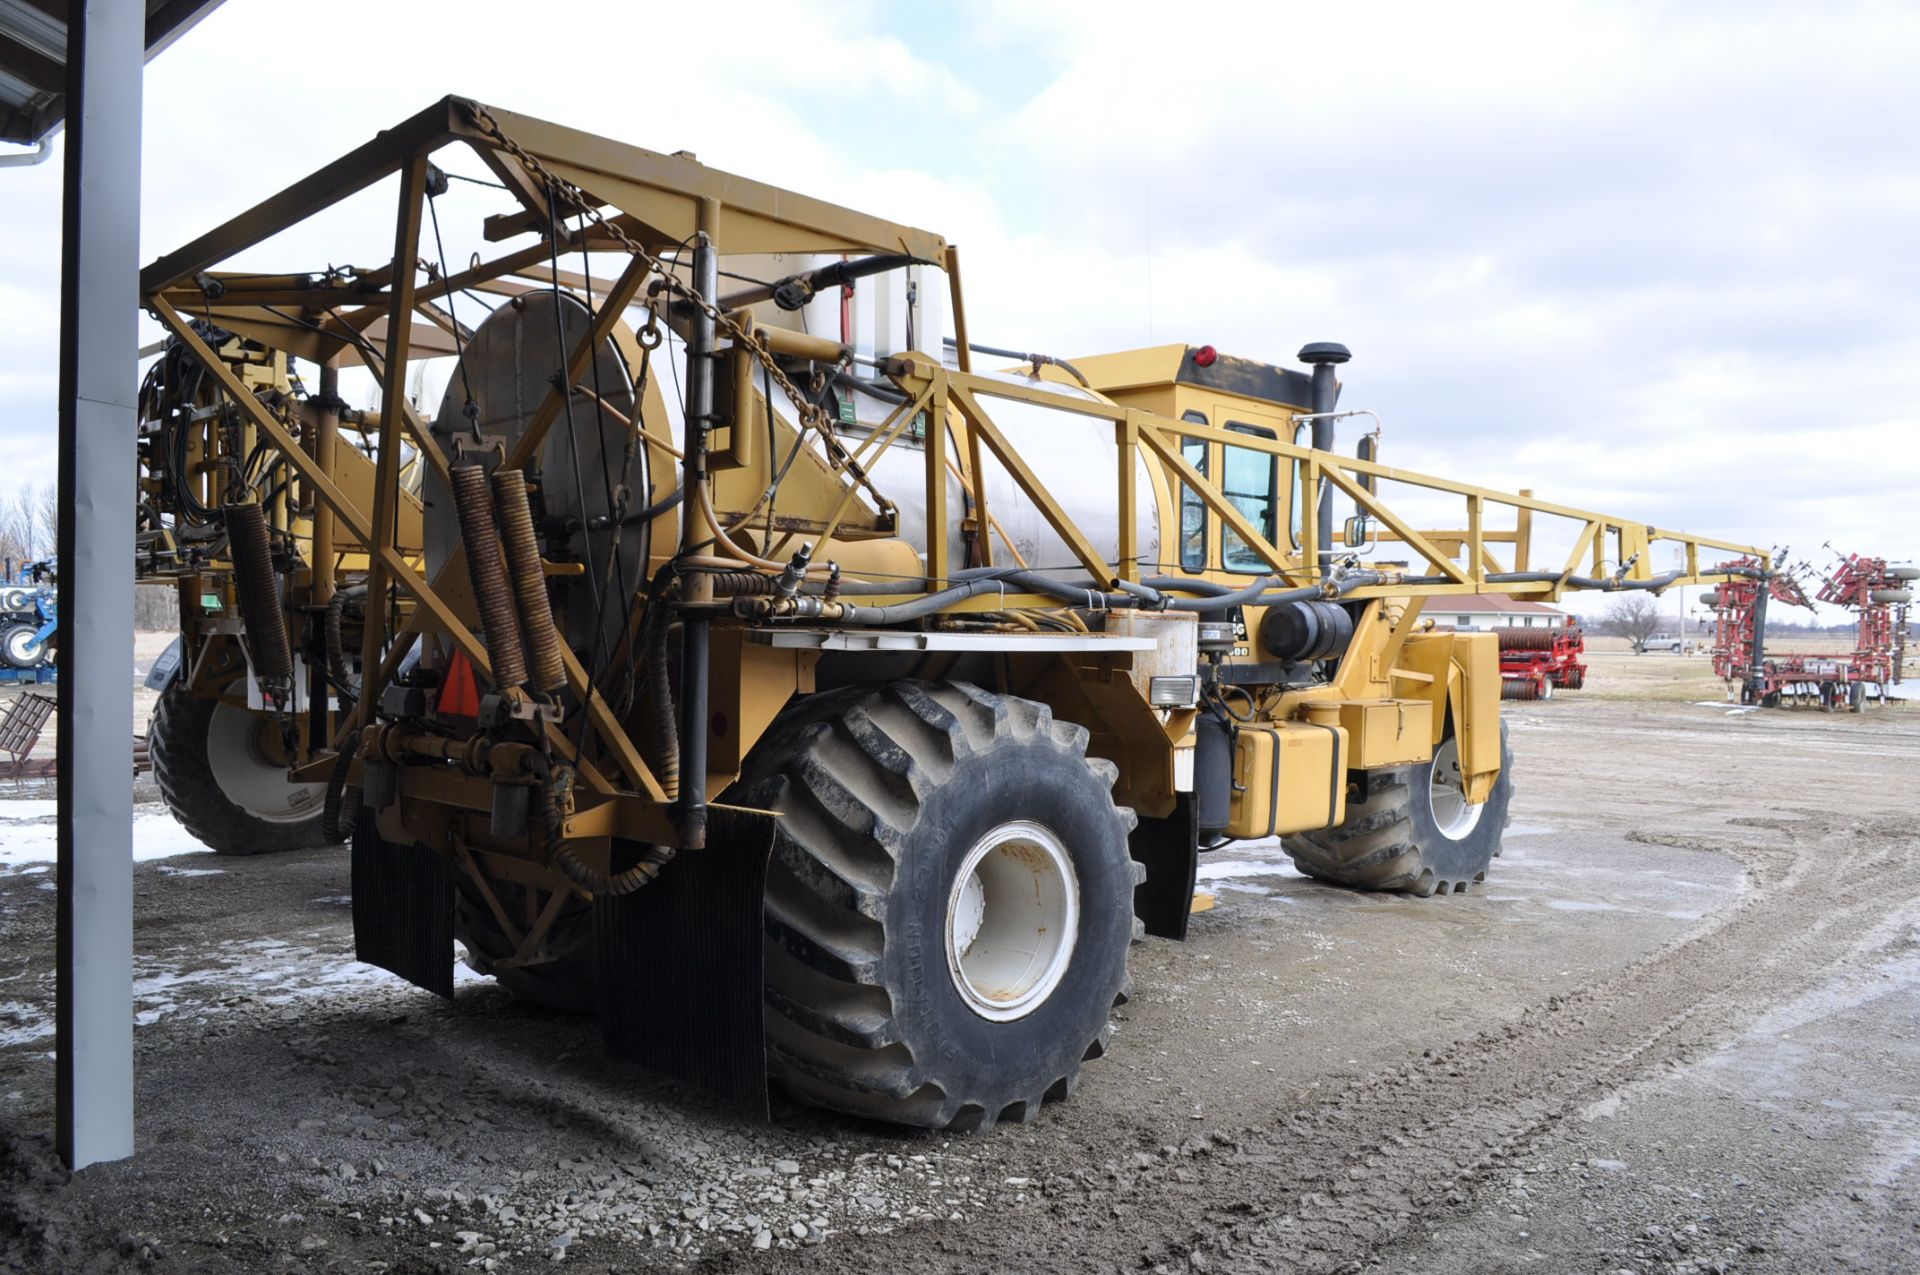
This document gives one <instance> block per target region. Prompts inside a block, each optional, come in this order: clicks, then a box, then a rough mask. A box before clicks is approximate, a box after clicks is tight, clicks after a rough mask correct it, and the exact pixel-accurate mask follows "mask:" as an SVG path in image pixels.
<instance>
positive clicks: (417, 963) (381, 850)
mask: <svg viewBox="0 0 1920 1275" xmlns="http://www.w3.org/2000/svg"><path fill="white" fill-rule="evenodd" d="M373 825H374V818H373V812H372V811H370V810H363V811H361V812H360V818H358V819H357V820H355V827H354V830H353V954H354V956H356V957H357V958H358V959H360V960H362V961H365V962H366V963H367V964H369V965H377V966H379V967H380V968H381V969H383V970H389V971H391V972H393V973H395V974H398V975H399V976H400V977H401V978H404V979H406V980H407V981H408V982H409V983H412V984H413V985H414V986H415V987H423V988H425V989H426V990H427V991H429V992H433V993H435V994H436V995H439V996H446V997H451V996H452V995H453V871H454V869H453V865H452V864H450V863H448V862H447V861H446V860H445V859H442V858H441V857H440V856H439V855H438V854H436V853H434V852H433V851H432V850H430V849H428V848H427V847H426V846H397V845H394V844H393V843H392V842H391V841H382V840H381V839H380V835H379V833H378V832H376V831H375V830H374V826H373Z"/></svg>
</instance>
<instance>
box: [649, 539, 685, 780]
mask: <svg viewBox="0 0 1920 1275" xmlns="http://www.w3.org/2000/svg"><path fill="white" fill-rule="evenodd" d="M671 571H672V568H671V567H669V568H664V569H663V570H662V571H661V573H660V574H659V575H657V576H655V577H654V582H653V587H652V588H650V589H649V590H648V591H647V613H646V615H645V616H644V617H643V618H642V620H641V626H640V645H641V648H642V650H643V651H644V653H645V654H644V658H645V659H646V667H647V715H646V717H645V718H644V719H643V722H644V726H645V733H644V734H643V735H642V737H641V740H640V743H641V746H642V747H643V748H644V749H645V750H646V752H647V754H648V756H647V759H646V760H647V765H649V766H651V767H652V768H653V773H654V777H655V778H656V779H658V780H659V781H660V788H661V791H663V792H664V793H665V794H666V796H667V799H668V800H669V801H671V800H673V799H675V798H677V797H678V796H679V795H680V733H679V727H678V726H677V725H676V724H675V723H676V722H677V720H678V718H677V716H676V714H675V712H674V701H673V681H672V679H671V678H670V677H669V676H668V669H667V656H668V651H667V631H668V629H669V627H670V626H671V625H672V623H673V606H672V604H671V603H670V602H669V600H668V592H669V588H668V585H667V578H668V575H669V573H670V572H671Z"/></svg>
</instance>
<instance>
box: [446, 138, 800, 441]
mask: <svg viewBox="0 0 1920 1275" xmlns="http://www.w3.org/2000/svg"><path fill="white" fill-rule="evenodd" d="M472 109H473V115H474V122H475V123H476V124H478V125H479V126H480V128H481V130H482V131H484V132H485V133H486V134H487V136H489V137H491V138H493V140H494V141H496V142H498V143H499V144H500V147H501V149H503V150H505V151H506V152H507V153H508V154H509V155H511V156H513V157H514V158H515V159H516V160H519V161H520V166H521V167H522V168H525V169H526V170H527V171H528V172H529V173H532V174H533V175H534V176H535V177H537V178H539V179H540V181H542V182H543V183H545V184H546V185H547V187H548V188H549V189H551V190H553V191H556V192H557V193H558V194H559V195H560V196H561V198H563V199H565V200H566V202H567V203H568V204H570V205H572V206H573V208H574V209H575V210H577V211H578V212H579V213H580V214H581V215H582V216H584V217H586V218H587V219H588V220H589V221H591V222H593V223H594V224H595V225H596V226H598V227H599V228H600V229H602V230H604V231H606V232H607V234H608V235H609V236H610V237H611V238H612V239H613V240H614V241H615V242H616V243H618V244H619V245H620V246H621V247H622V248H624V249H625V250H626V251H627V252H628V253H629V254H630V255H632V256H635V257H638V258H639V259H640V260H642V261H644V262H646V263H647V265H648V266H649V267H651V268H652V269H653V270H655V271H657V272H658V273H659V274H660V276H661V278H663V279H665V280H667V282H668V285H669V286H670V287H671V288H672V289H673V290H674V291H675V292H676V293H678V294H679V295H680V296H682V297H684V298H686V300H687V301H689V302H690V303H692V305H693V306H694V307H695V308H696V309H698V310H699V311H700V312H701V313H702V314H704V315H706V316H707V317H708V318H709V319H712V320H713V321H714V323H715V325H717V326H718V327H719V328H721V329H722V330H723V331H725V332H726V333H727V335H728V336H730V337H732V338H733V339H734V340H735V341H736V342H738V343H739V344H741V345H742V346H744V347H745V348H746V349H747V350H748V351H749V352H750V353H752V355H753V357H754V360H755V361H756V362H758V363H759V364H760V366H761V367H762V368H764V369H765V370H766V372H767V375H768V376H770V377H772V378H773V381H774V383H775V384H776V385H778V386H779V387H780V389H781V392H782V393H784V394H785V395H786V396H787V398H788V400H789V401H791V402H792V403H793V406H794V409H795V410H796V411H797V412H799V414H800V418H801V420H802V421H803V422H804V423H806V424H807V425H810V426H813V427H815V428H818V429H820V430H821V432H822V433H823V434H824V433H825V432H826V430H825V416H826V413H825V412H823V411H822V410H821V408H820V405H819V404H818V403H815V402H813V401H811V400H810V399H808V398H806V397H805V396H804V395H802V394H801V393H800V387H799V386H797V385H795V384H794V383H793V381H792V380H791V379H789V378H788V376H787V374H786V373H785V372H784V371H782V370H781V368H780V365H779V364H777V363H775V362H774V361H773V355H772V354H771V353H770V352H769V351H768V350H767V349H766V347H765V346H763V345H761V344H760V342H758V341H755V340H754V339H752V337H750V336H749V335H748V334H747V330H746V329H745V328H744V327H742V326H741V325H740V323H739V322H738V321H737V320H735V319H734V318H733V317H732V316H730V315H728V314H726V313H725V312H723V311H722V310H721V309H720V307H719V306H717V305H715V304H714V303H713V302H712V301H710V300H708V299H707V298H706V297H704V296H702V295H700V293H699V291H698V290H697V289H695V288H693V287H692V286H691V285H689V284H686V283H683V282H681V281H680V280H679V279H678V278H676V277H675V275H674V273H673V271H672V270H671V269H670V268H669V267H668V266H667V264H666V262H664V261H662V260H661V259H660V258H659V257H656V256H655V255H654V254H653V253H651V252H648V251H647V250H646V249H645V248H644V247H642V246H641V245H640V244H638V243H636V242H635V241H634V239H633V237H632V236H630V235H629V234H627V232H626V231H625V230H622V229H621V228H620V226H619V225H618V224H617V223H615V222H612V221H609V220H607V218H606V215H605V214H603V213H602V212H601V211H600V210H599V209H598V208H596V207H594V206H593V205H592V204H591V203H590V202H589V201H588V200H587V198H586V196H585V195H583V194H582V193H581V192H580V188H579V187H577V186H575V185H574V184H573V183H572V182H567V181H562V180H561V179H560V178H559V177H556V176H555V175H554V174H553V172H552V171H551V170H550V169H548V167H547V166H546V165H545V164H543V163H541V162H540V160H539V159H538V158H537V157H535V156H534V155H532V154H530V153H528V151H527V150H526V149H525V148H524V147H522V146H521V145H520V143H518V142H516V141H514V140H513V139H512V138H511V137H508V136H507V134H506V132H505V131H504V130H502V129H501V127H500V125H499V122H498V121H496V120H495V119H494V118H493V116H492V114H491V113H489V112H488V110H487V108H486V107H484V106H482V105H480V104H479V103H478V102H475V103H473V104H472Z"/></svg>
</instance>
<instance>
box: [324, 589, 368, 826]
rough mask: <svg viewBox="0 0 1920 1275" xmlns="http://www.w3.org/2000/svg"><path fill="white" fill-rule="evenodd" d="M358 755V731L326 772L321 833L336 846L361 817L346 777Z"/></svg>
mask: <svg viewBox="0 0 1920 1275" xmlns="http://www.w3.org/2000/svg"><path fill="white" fill-rule="evenodd" d="M335 596H338V595H337V594H336V595H335ZM359 753H360V731H359V730H358V729H357V728H356V729H355V730H353V731H350V732H349V733H348V735H347V737H346V738H345V739H343V740H341V741H340V751H339V752H337V753H335V754H334V755H333V768H332V769H331V770H329V771H328V772H327V795H326V800H325V801H324V802H323V803H321V806H320V831H321V835H323V836H324V837H326V839H327V840H328V841H329V842H330V843H332V844H335V845H338V844H339V843H340V842H342V841H345V840H347V839H348V838H349V837H351V836H353V825H354V823H355V822H356V821H357V820H358V819H359V817H360V815H359V811H360V803H359V801H358V800H355V801H354V802H353V803H352V804H351V805H349V804H348V803H347V773H348V772H349V771H351V770H352V769H353V759H354V758H355V757H357V756H358V755H359Z"/></svg>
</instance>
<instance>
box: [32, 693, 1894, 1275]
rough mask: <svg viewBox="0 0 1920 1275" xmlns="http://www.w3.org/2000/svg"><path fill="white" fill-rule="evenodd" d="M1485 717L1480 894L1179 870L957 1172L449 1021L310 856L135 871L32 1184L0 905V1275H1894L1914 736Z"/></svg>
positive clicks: (1542, 713)
mask: <svg viewBox="0 0 1920 1275" xmlns="http://www.w3.org/2000/svg"><path fill="white" fill-rule="evenodd" d="M1514 707H1515V708H1516V709H1517V710H1518V711H1516V712H1515V713H1514V714H1513V716H1512V721H1513V746H1514V752H1515V755H1516V767H1517V769H1516V779H1517V784H1518V793H1517V796H1516V799H1515V802H1514V822H1513V825H1512V827H1511V828H1510V829H1509V831H1508V840H1507V850H1506V853H1505V855H1504V856H1503V857H1502V858H1501V859H1499V860H1497V861H1496V863H1495V871H1494V872H1493V873H1491V874H1490V876H1489V879H1488V881H1487V883H1486V884H1485V885H1484V886H1483V887H1481V888H1479V889H1477V890H1476V891H1475V892H1474V893H1472V894H1470V895H1465V896H1458V897H1450V898H1436V899H1429V900H1412V899H1400V898H1382V897H1372V896H1363V895H1355V894H1350V893H1346V892H1342V891H1338V890H1333V889H1328V888H1325V887H1322V886H1319V885H1317V884H1314V883H1312V882H1309V881H1307V880H1304V879H1302V878H1301V877H1299V876H1298V875H1297V874H1295V873H1293V872H1292V870H1291V868H1290V866H1289V865H1288V864H1287V862H1286V860H1285V857H1284V856H1283V855H1281V854H1280V853H1279V851H1278V849H1277V847H1274V846H1271V845H1266V846H1261V845H1254V846H1243V847H1238V848H1233V849H1228V850H1225V851H1221V852H1219V853H1217V854H1214V855H1210V856H1208V857H1207V860H1203V863H1204V864H1205V866H1204V867H1203V869H1202V871H1203V876H1204V877H1205V881H1204V883H1203V884H1204V888H1206V889H1207V890H1209V891H1210V892H1211V893H1212V894H1213V895H1214V896H1215V898H1216V899H1217V900H1218V904H1217V906H1216V907H1215V908H1214V909H1213V910H1212V911H1211V912H1208V913H1205V914H1204V915H1201V916H1199V917H1196V918H1195V927H1194V935H1193V938H1192V940H1191V941H1190V942H1188V943H1187V944H1185V945H1184V946H1177V945H1173V944H1168V943H1163V942H1158V941H1155V942H1150V943H1148V944H1146V945H1145V946H1144V947H1142V948H1140V949H1137V953H1136V957H1135V983H1136V995H1135V998H1134V1000H1133V1001H1132V1003H1130V1004H1129V1005H1127V1006H1126V1007H1125V1008H1124V1009H1122V1010H1121V1011H1120V1016H1119V1030H1118V1032H1117V1033H1116V1037H1115V1041H1114V1045H1113V1048H1112V1051H1111V1052H1110V1053H1109V1055H1108V1056H1107V1057H1106V1058H1105V1059H1103V1060H1100V1061H1098V1062H1095V1063H1093V1064H1090V1065H1089V1067H1088V1068H1087V1070H1086V1072H1085V1075H1084V1077H1083V1082H1082V1084H1081V1086H1080V1089H1079V1092H1078V1093H1077V1094H1076V1095H1075V1097H1074V1098H1073V1100H1072V1101H1071V1102H1068V1103H1066V1104H1060V1105H1054V1106H1049V1107H1048V1108H1046V1109H1045V1111H1044V1112H1042V1113H1041V1114H1040V1116H1039V1117H1038V1119H1036V1120H1035V1121H1034V1122H1032V1123H1030V1124H1026V1125H1021V1126H1014V1127H1008V1128H1002V1129H1000V1130H998V1131H996V1132H995V1133H993V1134H991V1135H989V1136H986V1137H983V1138H963V1137H955V1136H948V1135H926V1134H909V1133H902V1132H899V1131H895V1130H890V1129H885V1128H879V1127H870V1126H861V1125H855V1124H850V1123H848V1122H846V1121H842V1120H837V1119H829V1118H826V1117H822V1116H817V1115H815V1114H813V1113H811V1112H809V1111H807V1110H805V1109H802V1108H797V1107H793V1106H789V1105H783V1104H781V1103H779V1102H778V1101H776V1107H775V1117H774V1120H773V1122H772V1123H770V1124H764V1125H762V1124H753V1123H748V1122H745V1121H742V1120H739V1119H737V1118H735V1117H734V1116H732V1115H730V1114H728V1113H727V1112H725V1111H724V1110H721V1109H719V1108H718V1107H716V1106H715V1105H714V1104H712V1103H710V1102H708V1101H706V1100H704V1099H702V1098H700V1097H697V1096H691V1095H687V1094H683V1093H679V1092H676V1091H674V1089H673V1088H672V1087H671V1086H669V1085H668V1084H666V1083H665V1082H664V1081H661V1080H659V1079H658V1078H656V1077H653V1076H651V1075H649V1074H647V1073H645V1072H641V1071H637V1070H635V1069H633V1068H629V1067H626V1066H622V1065H618V1064H613V1063H609V1062H607V1061H606V1060H605V1059H604V1058H603V1057H602V1056H601V1054H600V1051H599V1047H598V1044H597V1039H596V1036H595V1033H594V1032H593V1030H592V1029H591V1027H590V1026H589V1025H588V1024H585V1023H581V1022H577V1021H574V1020H569V1019H565V1018H559V1017H555V1016H553V1015H550V1014H546V1013H543V1012H541V1011H538V1010H535V1009H532V1008H529V1007H527V1006H524V1005H521V1004H519V1003H517V1002H515V1001H514V1000H513V999H512V998H510V997H508V996H506V995H504V994H502V993H500V992H499V991H497V990H496V989H495V988H493V987H492V986H491V984H489V983H487V982H485V981H483V980H478V979H469V980H465V981H463V982H462V984H461V986H460V989H459V994H458V995H457V996H456V998H455V999H454V1000H453V1001H452V1002H451V1003H445V1002H441V1001H438V1000H435V999H434V998H432V997H430V996H427V995H426V994H424V993H419V992H415V991H413V990H412V989H409V988H407V987H405V986H403V985H401V984H399V983H397V982H396V981H395V980H392V979H390V978H387V977H386V976H384V975H381V974H378V973H376V972H373V971H369V970H365V969H363V968H361V967H359V966H357V965H355V964H354V963H353V962H352V960H351V938H350V933H349V926H348V915H347V906H346V898H345V896H346V891H347V884H346V882H347V869H346V862H345V859H344V856H342V855H339V854H317V853H316V854H303V855H295V856H288V857H283V858H279V859H275V860H270V861H255V860H217V859H215V858H213V856H211V855H194V856H185V857H181V858H175V859H165V860H160V861H157V862H153V863H146V864H141V865H140V866H139V867H138V868H137V874H138V875H137V889H138V892H139V897H138V900H137V908H138V932H137V945H138V950H139V956H138V961H137V968H136V970H135V975H134V977H135V993H136V998H137V1000H138V1007H139V1022H140V1024H141V1025H140V1027H139V1029H138V1030H137V1033H136V1042H137V1046H138V1049H139V1053H140V1058H139V1066H140V1072H139V1076H140V1081H139V1084H140V1094H139V1113H140V1128H139V1144H140V1150H139V1154H138V1155H137V1156H136V1158H135V1159H133V1160H131V1161H129V1162H126V1163H124V1164H114V1165H101V1166H96V1167H95V1168H92V1169H89V1170H87V1171H86V1172H85V1173H83V1174H82V1175H80V1176H79V1178H77V1179H76V1180H73V1181H72V1182H69V1183H63V1182H62V1180H61V1176H60V1175H59V1174H58V1173H57V1172H56V1171H55V1170H54V1169H53V1168H52V1167H51V1165H52V1161H51V1157H50V1153H49V1147H48V1139H47V1137H46V1131H47V1130H48V1128H49V1127H50V1124H51V1119H52V1117H51V1086H52V1067H51V1063H50V1060H49V1057H48V1051H49V1050H50V1048H51V1045H52V1038H51V1017H50V1016H51V1013H52V985H51V975H50V964H51V950H52V929H53V894H52V893H51V890H50V888H48V887H49V884H50V882H49V874H48V873H47V872H45V871H43V870H38V871H37V870H35V869H34V866H33V865H27V866H25V867H21V866H15V867H13V868H11V869H8V870H7V871H6V872H5V874H4V875H0V935H4V938H5V942H4V943H3V944H0V1099H4V1101H3V1102H0V1265H5V1264H6V1263H7V1262H9V1261H10V1262H11V1263H13V1264H14V1266H16V1267H17V1268H18V1269H23V1270H36V1271H67V1270H74V1271H81V1270H85V1271H94V1270H103V1271H104V1270H120V1269H126V1268H129V1267H134V1268H144V1267H151V1268H152V1269H155V1270H182V1271H202V1270H210V1271H261V1270H282V1269H288V1270H308V1269H311V1270H340V1271H373V1270H394V1271H416V1272H417V1271H440V1270H445V1271H456V1270H465V1269H481V1270H503V1271H519V1270H550V1269H552V1268H553V1265H554V1264H555V1263H556V1262H559V1263H563V1264H564V1265H565V1266H570V1267H579V1268H583V1269H586V1270H591V1271H607V1270H639V1269H654V1268H673V1267H684V1268H690V1269H698V1270H716V1271H718V1270H769V1271H774V1270H778V1271H785V1270H801V1271H821V1272H842V1271H845V1272H855V1271H858V1272H862V1273H863V1275H866V1273H871V1272H878V1271H898V1270H909V1269H910V1270H913V1271H915V1272H928V1273H931V1272H942V1271H956V1272H958V1271H1083V1270H1084V1271H1110V1270H1154V1269H1165V1270H1169V1271H1187V1270H1199V1271H1246V1272H1256V1271H1257V1272H1266V1271H1343V1270H1355V1269H1361V1268H1373V1269H1382V1270H1390V1271H1408V1272H1412V1271H1420V1272H1442V1273H1443V1275H1450V1273H1456V1272H1457V1273H1459V1275H1465V1273H1466V1272H1479V1271H1506V1270H1538V1271H1542V1272H1555V1273H1559V1272H1607V1273H1610V1275H1611V1273H1617V1272H1620V1271H1633V1272H1636V1273H1642V1275H1644V1273H1646V1272H1654V1271H1661V1272H1667V1271H1677V1272H1697V1273H1698V1272H1709V1271H1738V1272H1801V1271H1811V1270H1823V1271H1825V1270H1843V1271H1854V1270H1857V1271H1876V1272H1884V1271H1902V1270H1912V1269H1915V1261H1914V1259H1913V1257H1912V1254H1913V1253H1915V1252H1920V1229H1917V1228H1920V1170H1917V1169H1916V1164H1917V1163H1920V928H1917V927H1920V839H1917V838H1916V833H1915V823H1914V818H1915V812H1914V809H1913V803H1914V793H1915V790H1916V784H1915V779H1916V777H1917V776H1920V710H1914V709H1911V708H1894V709H1888V710H1881V711H1875V712H1870V713H1868V714H1865V715H1864V716H1859V717H1854V716H1847V715H1838V716H1823V715H1821V714H1819V713H1814V712H1771V713H1743V712H1729V711H1727V710H1725V709H1722V708H1714V707H1702V706H1698V705H1685V704H1659V703H1645V702H1633V701H1630V700H1605V699H1597V698H1584V699H1583V698H1582V697H1580V696H1576V695H1567V696H1563V697H1560V698H1558V699H1555V700H1553V701H1551V702H1549V703H1546V704H1538V705H1517V706H1514ZM4 831H5V830H0V832H4ZM5 835H24V834H22V833H21V832H20V830H19V829H16V830H14V832H12V833H5Z"/></svg>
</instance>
